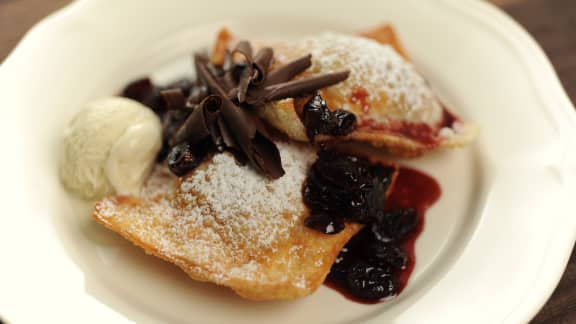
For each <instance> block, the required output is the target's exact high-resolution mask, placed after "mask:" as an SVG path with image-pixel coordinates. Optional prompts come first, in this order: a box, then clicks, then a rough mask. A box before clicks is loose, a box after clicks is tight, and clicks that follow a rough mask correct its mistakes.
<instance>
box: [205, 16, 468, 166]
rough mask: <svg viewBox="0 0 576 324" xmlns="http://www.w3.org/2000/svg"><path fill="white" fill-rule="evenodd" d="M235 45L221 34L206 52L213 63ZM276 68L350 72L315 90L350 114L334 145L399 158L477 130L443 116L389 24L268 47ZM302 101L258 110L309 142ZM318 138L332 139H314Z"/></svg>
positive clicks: (461, 140)
mask: <svg viewBox="0 0 576 324" xmlns="http://www.w3.org/2000/svg"><path fill="white" fill-rule="evenodd" d="M234 42H235V40H234V38H233V37H232V36H231V34H230V33H229V32H228V31H227V30H223V31H221V32H220V34H219V36H218V38H217V40H216V45H215V47H214V51H213V60H215V61H216V63H218V62H217V61H218V58H219V57H222V51H223V50H225V49H226V48H229V47H230V46H233V44H234ZM268 45H270V46H271V47H272V48H273V49H274V54H275V58H276V60H277V62H276V64H278V65H281V64H284V63H286V62H288V61H290V60H293V59H296V58H298V57H301V56H304V55H306V54H309V53H310V54H312V66H311V68H310V69H308V70H307V71H305V72H304V73H302V74H301V75H299V76H298V77H297V78H302V77H306V76H312V75H317V74H322V73H328V72H335V71H342V70H350V76H349V77H348V79H347V80H346V81H344V82H341V83H339V84H336V85H334V86H331V87H327V88H324V89H322V90H321V91H320V94H321V95H322V97H323V98H324V99H325V100H326V102H327V104H328V107H329V109H331V110H335V109H345V110H348V111H351V112H353V113H354V114H355V115H356V117H357V121H358V124H357V127H356V129H355V131H354V132H352V133H351V134H349V135H348V136H345V137H340V138H338V140H340V141H355V142H365V143H369V144H371V145H372V146H374V147H378V148H382V149H384V150H387V151H388V152H390V153H392V154H394V155H397V156H402V157H415V156H419V155H421V154H423V153H426V152H428V151H431V150H434V149H437V148H442V147H458V146H463V145H465V144H467V143H469V142H470V141H472V140H473V139H474V137H475V136H476V134H477V131H478V128H477V126H476V125H474V124H471V123H466V122H464V121H462V120H461V119H460V118H459V117H457V116H456V115H455V114H453V113H451V112H450V111H448V110H447V109H446V108H445V107H444V106H443V105H442V103H441V102H440V101H439V99H438V97H437V96H436V95H435V93H434V92H433V91H432V89H431V87H430V86H429V84H428V83H427V82H426V80H425V79H424V78H423V77H422V76H421V75H420V74H419V73H418V72H417V71H416V69H415V68H414V66H413V65H412V64H411V63H410V61H409V60H408V59H407V57H406V54H405V51H404V49H402V47H401V46H400V44H399V42H398V39H397V37H396V35H395V33H394V30H393V29H392V28H391V27H390V26H380V27H377V28H375V29H373V30H370V31H368V32H365V33H362V34H360V35H346V34H338V33H325V34H321V35H318V36H313V37H307V38H303V39H299V40H295V41H291V42H277V43H271V44H268ZM306 100H307V98H302V99H299V100H294V99H286V100H281V101H277V102H274V103H272V104H269V105H268V106H267V107H265V108H264V109H262V110H261V115H262V116H263V118H264V119H265V120H266V121H267V122H268V123H269V124H271V125H272V126H274V127H275V128H277V129H278V130H280V131H282V132H283V133H285V134H286V135H288V136H289V137H290V138H291V139H294V140H297V141H308V138H307V136H306V132H305V129H304V125H303V124H302V122H301V120H300V118H299V114H300V113H301V111H302V109H303V106H304V104H305V103H306ZM316 140H317V141H332V140H334V138H333V137H330V136H319V137H317V138H316Z"/></svg>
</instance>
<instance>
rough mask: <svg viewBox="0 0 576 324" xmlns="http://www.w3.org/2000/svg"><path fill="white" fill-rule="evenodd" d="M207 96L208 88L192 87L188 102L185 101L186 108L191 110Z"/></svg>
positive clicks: (202, 86) (201, 86)
mask: <svg viewBox="0 0 576 324" xmlns="http://www.w3.org/2000/svg"><path fill="white" fill-rule="evenodd" d="M208 94H209V93H208V88H207V87H206V86H204V85H198V86H195V87H192V90H191V91H190V95H189V96H188V100H187V101H186V107H188V108H192V107H195V106H197V105H198V104H200V103H201V102H202V100H204V98H206V97H207V96H208Z"/></svg>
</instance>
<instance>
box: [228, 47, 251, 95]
mask: <svg viewBox="0 0 576 324" xmlns="http://www.w3.org/2000/svg"><path fill="white" fill-rule="evenodd" d="M235 54H241V55H242V56H244V59H245V60H246V63H247V65H246V67H245V68H244V70H243V71H242V74H241V75H240V79H239V81H238V93H237V97H238V101H239V102H244V100H246V92H247V91H248V87H249V86H250V82H252V79H253V78H254V73H255V71H254V64H253V61H252V46H251V45H250V43H248V42H247V41H241V42H239V43H238V44H237V45H236V47H235V48H234V50H233V51H232V54H231V56H232V57H234V55H235Z"/></svg>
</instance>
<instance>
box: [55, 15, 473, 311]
mask: <svg viewBox="0 0 576 324" xmlns="http://www.w3.org/2000/svg"><path fill="white" fill-rule="evenodd" d="M194 70H195V73H196V77H195V79H194V80H192V79H183V80H178V81H176V82H174V83H172V84H169V85H166V86H159V85H156V84H154V82H153V81H152V80H150V79H149V78H143V79H139V80H136V81H134V82H132V83H130V84H129V85H127V86H126V87H125V88H124V90H123V91H122V96H123V97H125V98H124V99H118V98H115V99H114V100H116V101H115V102H116V106H114V108H110V105H111V104H109V105H108V108H106V107H103V108H101V110H100V108H99V107H100V106H105V105H101V104H100V105H98V104H94V105H92V106H91V109H92V110H96V112H94V111H91V112H90V114H87V113H86V112H84V111H83V112H80V113H79V116H81V119H82V118H83V119H84V120H86V121H83V122H82V123H78V122H72V123H71V126H70V130H69V131H67V133H66V139H65V142H64V143H65V145H64V147H65V150H66V152H67V154H66V155H65V156H67V157H69V158H64V159H63V160H62V165H61V170H63V171H61V174H62V178H63V182H64V183H65V184H67V187H68V188H70V189H71V190H74V191H76V192H77V193H80V194H82V195H83V196H84V197H86V198H91V199H93V198H96V199H98V201H97V203H96V206H95V210H94V213H93V217H94V218H95V219H96V221H98V222H99V223H101V224H102V225H104V226H106V227H107V228H109V229H111V230H113V231H115V232H117V233H119V234H120V235H122V236H123V237H125V238H126V239H128V240H129V241H131V242H133V243H134V244H136V245H138V246H140V247H141V248H142V249H144V251H146V252H147V253H149V254H152V255H155V256H157V257H160V258H162V259H164V260H166V261H169V262H172V263H174V264H175V265H177V266H179V267H180V268H181V269H182V270H184V271H185V272H186V273H187V274H188V275H190V277H192V278H193V279H196V280H200V281H209V282H213V283H216V284H218V285H223V286H227V287H230V288H231V289H233V290H234V291H235V292H236V293H238V294H239V295H240V296H242V297H245V298H248V299H253V300H271V299H294V298H298V297H303V296H306V295H309V294H311V293H313V292H314V291H315V290H316V289H317V288H318V287H319V286H320V285H321V284H322V283H324V282H327V283H328V284H329V285H330V286H331V287H335V288H336V289H338V290H340V291H343V292H345V294H348V295H349V296H351V297H353V298H355V299H356V300H360V301H363V302H374V301H380V300H384V299H386V298H389V297H392V296H394V295H397V294H398V293H400V292H401V290H402V289H403V287H404V286H405V285H406V282H407V280H408V278H409V275H410V272H411V271H412V269H413V266H414V262H415V257H414V255H413V247H414V241H415V240H416V238H417V236H418V233H419V232H420V231H421V229H422V226H423V217H424V214H425V211H426V209H427V208H428V207H430V206H431V205H432V204H433V203H434V202H435V201H436V200H437V199H438V198H439V196H440V188H439V186H438V184H437V183H436V182H435V181H434V179H432V178H431V177H429V176H427V175H425V174H424V173H421V172H419V171H417V170H413V169H408V168H404V167H400V166H398V165H396V164H395V163H392V162H390V161H387V160H386V159H385V158H383V155H381V154H368V155H367V154H366V153H365V152H364V153H362V152H360V151H356V150H355V149H354V145H350V143H352V144H353V143H360V142H362V143H367V144H369V145H371V146H373V148H374V150H375V151H376V152H386V153H387V154H393V155H397V156H402V157H408V156H410V157H414V156H418V155H421V154H424V153H426V152H428V151H431V150H434V149H439V148H445V147H455V146H461V145H464V144H466V143H468V142H470V141H471V140H472V139H473V137H474V135H475V132H476V127H475V126H474V125H473V124H470V123H466V122H464V121H463V120H462V119H460V118H459V117H457V116H456V115H455V114H453V113H452V112H450V111H448V110H447V108H446V107H444V106H443V105H442V103H441V102H440V101H439V99H438V98H437V97H436V95H435V94H434V92H433V91H432V89H431V88H430V87H429V85H428V84H427V82H426V81H425V80H424V78H423V77H422V76H420V75H419V74H418V73H417V71H416V69H415V68H414V67H413V65H412V64H411V63H410V62H409V61H408V59H407V56H406V54H405V51H404V50H403V49H402V48H401V47H400V45H399V42H398V40H397V38H396V36H395V34H394V32H393V30H392V28H391V27H389V26H380V27H378V28H375V29H373V30H371V31H368V32H366V33H363V34H361V35H344V34H335V33H329V34H322V35H319V36H312V37H307V38H303V39H300V40H296V41H293V42H264V41H260V42H257V43H256V42H255V43H253V44H252V43H250V42H248V41H245V40H241V39H240V38H238V37H237V36H235V35H233V34H231V33H230V32H229V31H227V30H222V31H221V32H220V33H219V34H218V36H217V38H216V42H215V44H214V46H213V48H212V50H211V52H210V53H207V52H202V51H200V52H197V53H195V54H194ZM118 100H120V101H122V102H119V101H118ZM138 105H139V106H138ZM120 106H122V107H124V106H125V107H132V108H126V109H135V108H134V107H136V106H137V107H147V108H146V109H148V112H150V113H152V112H153V114H152V115H154V117H153V118H151V119H146V120H149V121H148V122H147V124H146V126H142V121H140V122H138V120H139V119H137V118H132V117H118V116H119V115H118V114H119V113H125V111H123V110H122V109H119V107H120ZM119 110H120V111H119ZM135 111H136V109H135ZM92 115H95V116H98V118H99V119H98V120H102V119H103V117H106V116H109V120H117V119H122V120H124V123H125V124H126V125H125V124H118V123H110V124H109V125H112V124H114V125H118V126H115V128H113V129H115V133H113V134H112V133H111V134H107V135H106V134H99V133H98V132H105V129H106V127H107V125H108V124H104V123H102V122H101V121H95V123H97V124H96V125H98V127H94V125H92V126H89V125H90V120H87V118H88V117H86V116H92ZM145 115H147V114H145ZM82 116H83V117H82ZM147 116H148V115H147ZM104 119H105V118H104ZM75 120H78V118H76V119H75ZM130 121H133V122H134V123H140V124H136V125H128V124H129V123H130ZM154 121H155V122H154ZM154 125H156V126H154ZM85 129H88V130H85ZM70 134H74V135H73V136H74V138H76V139H75V140H72V139H71V136H72V135H70ZM133 134H136V136H135V137H133V136H134V135H133ZM138 134H144V135H145V136H144V135H141V137H139V136H140V135H138ZM99 136H103V137H104V138H105V139H106V140H105V141H101V140H99ZM78 139H80V140H78ZM343 144H347V145H343ZM91 145H97V147H98V149H97V150H95V152H96V153H97V154H96V158H91V159H74V158H70V157H74V156H82V155H84V154H86V152H93V151H94V150H88V149H86V148H87V147H90V146H91ZM135 151H142V154H138V155H136V153H135ZM131 157H133V158H134V159H136V160H138V161H135V162H130V160H131ZM150 165H154V167H153V168H152V170H150V169H151V168H150V167H149V166H150ZM123 167H125V168H126V174H129V175H130V176H129V177H128V178H129V180H130V181H128V180H126V181H123V182H122V181H118V180H117V179H116V177H120V176H119V175H123V174H124V173H123V172H122V170H123V169H122V168H123ZM67 170H73V172H72V171H67ZM109 170H112V171H109ZM130 171H131V172H132V173H130ZM86 174H90V175H92V174H97V175H101V176H103V177H105V178H104V180H106V181H107V182H106V181H105V183H104V184H101V183H97V182H96V181H94V180H90V181H87V180H86V179H92V178H90V177H87V176H85V175H86ZM75 177H77V178H78V179H79V180H78V179H75ZM70 179H72V180H70ZM140 179H145V180H144V184H143V185H141V186H140V185H139V184H140V183H141V182H142V181H141V180H140ZM74 180H75V181H74ZM70 183H74V184H77V185H76V186H72V185H70ZM124 183H129V184H130V186H128V187H126V186H122V185H118V184H124ZM94 184H98V185H99V187H98V188H99V190H94V189H91V188H92V187H94V186H95V185H94ZM135 184H136V186H139V190H134V186H135ZM91 186H92V187H91ZM86 187H90V190H88V189H86ZM125 188H129V189H125ZM111 191H115V194H110V192H111Z"/></svg>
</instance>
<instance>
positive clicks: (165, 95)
mask: <svg viewBox="0 0 576 324" xmlns="http://www.w3.org/2000/svg"><path fill="white" fill-rule="evenodd" d="M160 95H161V96H162V99H163V100H164V104H165V106H166V109H168V110H180V109H184V108H185V107H186V97H185V96H184V93H183V92H182V89H180V88H174V89H168V90H162V91H160Z"/></svg>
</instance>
